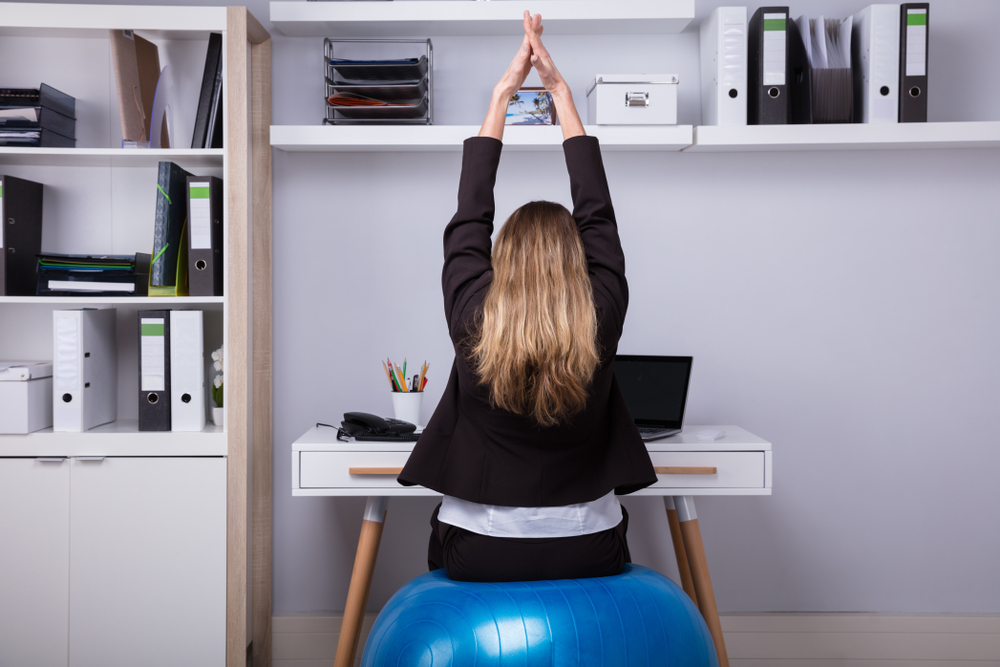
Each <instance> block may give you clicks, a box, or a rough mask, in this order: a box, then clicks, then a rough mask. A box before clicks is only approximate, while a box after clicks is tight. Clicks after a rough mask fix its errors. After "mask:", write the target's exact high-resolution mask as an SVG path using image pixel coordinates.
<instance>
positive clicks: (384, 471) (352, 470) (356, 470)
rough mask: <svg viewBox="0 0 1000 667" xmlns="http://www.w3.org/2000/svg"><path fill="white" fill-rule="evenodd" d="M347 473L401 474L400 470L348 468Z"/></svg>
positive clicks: (401, 470)
mask: <svg viewBox="0 0 1000 667" xmlns="http://www.w3.org/2000/svg"><path fill="white" fill-rule="evenodd" d="M347 472H348V473H350V474H352V475H398V474H399V473H401V472H403V469H402V468H364V467H362V468H348V469H347Z"/></svg>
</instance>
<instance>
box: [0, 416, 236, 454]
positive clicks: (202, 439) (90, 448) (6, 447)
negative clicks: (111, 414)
mask: <svg viewBox="0 0 1000 667" xmlns="http://www.w3.org/2000/svg"><path fill="white" fill-rule="evenodd" d="M226 455H227V451H226V434H225V433H224V432H223V429H222V427H221V426H215V425H214V424H209V425H207V426H206V427H205V430H204V431H201V432H200V433H174V432H172V431H157V432H148V431H143V432H141V433H140V432H139V422H138V421H137V420H134V419H132V420H129V419H119V420H118V421H115V422H111V423H110V424H104V425H102V426H98V427H97V428H93V429H91V430H89V431H84V432H82V433H54V432H53V431H52V429H51V428H47V429H44V430H41V431H36V432H35V433H29V434H27V435H0V457H8V456H16V457H25V456H27V457H36V456H226Z"/></svg>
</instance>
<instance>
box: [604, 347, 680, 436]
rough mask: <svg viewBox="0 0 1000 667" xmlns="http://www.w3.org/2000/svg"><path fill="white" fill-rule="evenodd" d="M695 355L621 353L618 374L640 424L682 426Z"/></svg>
mask: <svg viewBox="0 0 1000 667" xmlns="http://www.w3.org/2000/svg"><path fill="white" fill-rule="evenodd" d="M691 360H692V359H691V357H652V356H636V355H630V354H619V355H617V356H616V357H615V376H616V377H617V378H618V386H620V387H621V390H622V394H623V395H624V396H625V404H626V405H627V406H628V411H629V413H631V415H632V418H633V419H634V420H635V423H636V424H639V425H642V426H665V427H667V428H680V427H681V422H682V420H683V419H684V403H685V402H686V401H687V390H688V380H690V378H691Z"/></svg>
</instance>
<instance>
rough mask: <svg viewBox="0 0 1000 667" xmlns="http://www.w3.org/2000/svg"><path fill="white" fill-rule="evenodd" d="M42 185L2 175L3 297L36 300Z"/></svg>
mask: <svg viewBox="0 0 1000 667" xmlns="http://www.w3.org/2000/svg"><path fill="white" fill-rule="evenodd" d="M41 251H42V184H41V183H35V182H34V181H26V180H24V179H23V178H16V177H14V176H4V175H0V296H34V294H35V255H37V254H38V253H40V252H41Z"/></svg>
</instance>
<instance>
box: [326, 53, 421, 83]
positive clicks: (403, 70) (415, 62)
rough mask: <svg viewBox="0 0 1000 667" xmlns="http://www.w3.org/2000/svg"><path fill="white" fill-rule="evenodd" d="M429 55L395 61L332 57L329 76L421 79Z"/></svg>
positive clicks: (332, 77) (367, 79)
mask: <svg viewBox="0 0 1000 667" xmlns="http://www.w3.org/2000/svg"><path fill="white" fill-rule="evenodd" d="M427 67H428V61H427V56H420V57H419V58H404V59H400V60H394V61H379V60H346V59H337V58H331V59H329V62H327V77H328V78H330V79H333V80H334V81H337V80H344V79H347V80H352V81H358V80H365V81H419V80H420V79H423V78H424V76H426V74H427Z"/></svg>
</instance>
